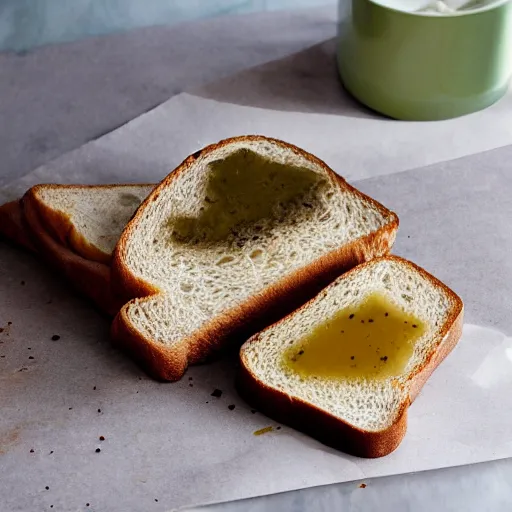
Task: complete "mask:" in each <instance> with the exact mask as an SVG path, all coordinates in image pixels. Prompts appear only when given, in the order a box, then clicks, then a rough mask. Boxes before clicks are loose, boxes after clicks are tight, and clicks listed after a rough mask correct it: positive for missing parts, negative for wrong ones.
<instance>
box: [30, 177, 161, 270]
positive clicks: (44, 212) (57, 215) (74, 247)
mask: <svg viewBox="0 0 512 512" xmlns="http://www.w3.org/2000/svg"><path fill="white" fill-rule="evenodd" d="M137 185H140V186H144V187H152V186H154V184H147V183H141V184H138V183H137V184H118V185H56V184H45V185H35V186H34V187H32V188H31V189H30V190H29V191H28V192H29V193H30V194H29V197H30V201H31V206H32V208H33V209H34V210H36V211H37V215H38V217H39V219H40V222H41V224H42V225H43V226H45V228H46V229H47V231H48V232H49V233H50V234H51V236H52V237H53V238H54V239H55V240H56V241H58V242H59V243H60V244H62V245H63V246H64V247H67V248H69V250H70V251H72V252H74V253H76V254H78V255H79V256H82V257H83V258H85V259H86V260H89V261H97V262H99V263H105V264H107V265H109V264H110V262H111V260H112V254H108V253H106V252H104V251H102V250H101V249H99V248H98V247H96V245H94V244H92V243H90V242H89V241H88V240H87V239H86V238H85V237H84V236H83V235H82V234H81V233H80V231H79V230H78V229H77V227H76V226H75V224H74V223H73V221H72V220H71V217H70V215H69V214H67V213H66V212H64V211H61V210H55V209H53V208H51V207H49V206H48V205H47V204H46V203H45V202H44V201H41V200H40V199H39V193H40V192H41V191H43V190H52V189H58V188H65V189H75V190H76V189H79V190H91V192H92V191H97V190H109V189H119V188H122V187H134V186H137Z"/></svg>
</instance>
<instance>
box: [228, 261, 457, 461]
mask: <svg viewBox="0 0 512 512" xmlns="http://www.w3.org/2000/svg"><path fill="white" fill-rule="evenodd" d="M382 259H388V260H394V261H397V262H400V263H401V264H404V265H406V266H407V267H409V268H410V269H412V270H414V271H417V272H419V273H420V274H421V275H422V276H423V277H425V278H426V279H428V280H429V281H430V282H431V283H432V285H433V286H435V287H437V288H442V289H443V290H444V292H445V293H446V294H447V296H448V297H449V298H450V305H451V309H450V313H449V315H448V318H447V320H446V322H445V324H444V325H443V327H442V328H441V331H440V333H439V336H438V339H437V342H436V343H435V345H434V347H433V349H432V351H431V352H430V354H429V355H428V356H427V358H426V360H425V362H424V363H423V365H422V366H420V367H418V368H416V370H415V371H414V372H412V373H411V375H410V376H409V379H408V380H407V382H406V383H405V386H406V391H407V393H406V395H405V396H406V400H405V401H404V402H403V403H402V405H401V408H400V410H399V412H398V414H397V416H396V418H395V420H394V421H393V423H392V424H391V425H390V426H389V427H388V428H386V429H383V430H381V431H377V432H373V431H365V430H362V429H359V428H358V427H356V426H354V425H351V424H350V423H348V422H345V421H343V420H341V419H340V418H336V417H335V416H333V415H332V414H330V413H328V412H326V411H324V410H322V409H320V408H318V407H316V406H315V405H313V404H311V403H308V402H306V401H304V400H302V399H300V398H298V397H294V396H291V395H288V394H287V393H284V392H282V391H280V390H277V389H275V388H271V387H270V386H268V385H267V384H266V383H265V382H262V381H261V380H260V379H258V378H257V377H256V376H255V375H254V374H253V373H252V372H251V370H250V368H249V367H248V365H247V362H246V360H245V357H244V346H245V345H244V346H243V347H242V348H241V350H240V369H239V372H238V375H237V379H236V387H237V391H238V392H239V394H240V396H242V398H244V400H246V401H247V402H248V403H249V404H251V405H252V406H253V407H255V408H257V409H258V410H259V411H261V412H263V413H264V414H267V415H268V416H270V417H271V418H274V419H276V420H277V421H280V422H282V423H284V424H286V425H289V426H291V427H293V428H295V429H297V430H300V431H302V432H305V433H307V434H309V435H311V436H312V437H315V438H316V439H318V440H319V441H321V442H323V443H324V444H326V445H329V446H332V447H334V448H336V449H340V450H342V451H344V452H346V453H349V454H351V455H355V456H358V457H365V458H376V457H382V456H384V455H388V454H389V453H391V452H392V451H394V450H395V449H396V448H397V447H398V445H399V444H400V442H401V441H402V439H403V437H404V435H405V432H406V429H407V410H408V408H409V405H410V404H411V403H412V402H413V401H414V399H415V398H416V397H417V396H418V394H419V393H420V391H421V388H422V387H423V385H424V384H425V382H426V381H427V380H428V378H429V377H430V375H431V374H432V373H433V371H434V370H435V369H436V368H437V367H438V366H439V364H440V363H441V362H442V361H443V360H444V359H445V358H446V356H447V355H448V354H449V353H450V352H451V351H452V350H453V348H454V347H455V345H456V344H457V342H458V340H459V339H460V337H461V334H462V324H463V316H464V306H463V303H462V300H461V299H460V297H459V296H458V295H457V294H455V292H453V291H452V290H451V289H450V288H448V287H447V286H446V285H445V284H444V283H442V282H441V281H439V280H438V279H437V278H435V277H434V276H432V275H431V274H429V273H428V272H427V271H426V270H424V269H422V268H421V267H418V266H417V265H415V264H414V263H412V262H410V261H408V260H405V259H403V258H400V257H398V256H391V255H389V256H386V257H384V258H382ZM374 263H375V261H370V262H367V263H363V264H361V265H359V266H358V267H357V268H354V269H352V270H350V271H349V272H347V273H346V274H345V275H344V276H341V277H340V280H343V279H345V278H347V277H350V275H351V273H352V272H358V271H359V270H360V269H361V268H363V267H365V266H367V265H372V264H374ZM313 300H314V299H313ZM308 306H309V303H306V304H304V305H303V306H302V307H301V308H299V309H298V310H297V312H298V311H300V310H302V309H306V308H307V307H308ZM293 314H294V313H292V315H293ZM282 321H284V318H283V319H281V320H279V322H277V324H279V323H280V322H282ZM277 324H274V326H275V325H277ZM272 327H273V326H270V327H268V328H266V329H265V330H264V331H262V332H265V331H267V330H269V329H272ZM261 334H262V333H258V334H256V335H255V336H253V337H252V338H251V339H250V340H249V341H247V342H246V344H254V343H258V341H259V338H260V336H261ZM397 385H399V384H398V383H397Z"/></svg>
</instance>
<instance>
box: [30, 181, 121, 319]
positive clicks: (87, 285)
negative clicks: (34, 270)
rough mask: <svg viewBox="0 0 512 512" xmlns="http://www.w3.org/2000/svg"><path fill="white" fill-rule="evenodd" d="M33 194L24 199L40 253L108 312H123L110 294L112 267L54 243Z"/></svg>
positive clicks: (32, 237)
mask: <svg viewBox="0 0 512 512" xmlns="http://www.w3.org/2000/svg"><path fill="white" fill-rule="evenodd" d="M34 203H35V202H34V201H33V200H32V192H31V191H29V192H27V194H26V195H25V196H24V197H23V199H22V200H21V205H22V208H23V213H24V218H25V225H26V228H27V232H28V233H30V236H31V240H32V242H33V244H34V246H35V247H36V248H37V250H38V252H39V253H40V254H41V255H42V256H43V257H44V258H45V260H46V261H47V262H48V263H49V264H50V265H51V266H52V267H53V268H55V270H57V271H58V272H60V273H62V274H63V275H64V277H65V278H66V279H68V280H69V281H70V282H71V284H72V285H73V286H74V287H75V288H76V289H77V290H78V291H79V292H80V293H81V294H82V295H85V296H86V297H88V298H89V299H92V301H93V302H94V303H95V304H96V305H97V306H98V307H99V308H100V309H101V310H102V311H103V312H105V313H107V314H108V315H110V316H113V315H115V314H116V313H117V311H119V307H120V303H118V302H117V301H116V300H115V299H114V298H113V296H112V294H111V291H110V268H109V266H108V265H105V264H104V263H99V262H97V261H90V260H87V259H85V258H83V257H81V256H79V255H77V254H75V253H74V252H72V251H71V250H69V249H67V248H66V247H64V246H62V245H61V244H59V243H58V242H57V241H56V240H54V239H53V238H52V237H51V236H50V235H49V234H48V232H47V231H46V226H43V224H42V223H41V220H40V219H39V215H38V210H37V208H34Z"/></svg>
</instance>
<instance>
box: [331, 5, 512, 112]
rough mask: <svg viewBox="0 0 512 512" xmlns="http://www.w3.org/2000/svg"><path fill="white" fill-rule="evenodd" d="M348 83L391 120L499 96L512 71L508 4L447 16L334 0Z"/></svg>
mask: <svg viewBox="0 0 512 512" xmlns="http://www.w3.org/2000/svg"><path fill="white" fill-rule="evenodd" d="M338 67H339V71H340V74H341V78H342V80H343V83H344V85H345V87H346V88H347V89H348V90H349V92H351V93H352V94H353V95H354V96H355V97H356V98H357V99H359V100H360V101H361V102H363V103H364V104H366V105H367V106H369V107H370V108H372V109H374V110H376V111H378V112H381V113H383V114H385V115H388V116H390V117H393V118H396V119H404V120H438V119H447V118H452V117H457V116H461V115H464V114H468V113H470V112H475V111H477V110H481V109H483V108H486V107H488V106H489V105H491V104H493V103H494V102H496V101H497V100H498V99H500V98H501V97H502V96H503V95H504V94H505V92H506V91H507V89H508V84H509V81H510V77H511V75H512V2H511V1H505V2H501V3H498V4H496V5H494V6H492V7H490V8H489V7H488V8H486V9H483V10H479V11H473V12H468V11H465V12H464V11H461V12H460V13H458V14H455V15H450V16H439V15H426V14H415V13H407V12H401V11H398V10H394V9H391V8H389V7H384V6H382V5H378V4H376V3H374V2H373V1H371V0H350V1H349V2H348V3H347V2H346V1H344V0H340V2H339V37H338Z"/></svg>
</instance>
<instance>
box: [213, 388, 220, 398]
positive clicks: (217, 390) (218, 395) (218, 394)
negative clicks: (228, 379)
mask: <svg viewBox="0 0 512 512" xmlns="http://www.w3.org/2000/svg"><path fill="white" fill-rule="evenodd" d="M211 396H214V397H215V398H220V397H221V396H222V390H220V389H214V390H213V393H212V394H211Z"/></svg>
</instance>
